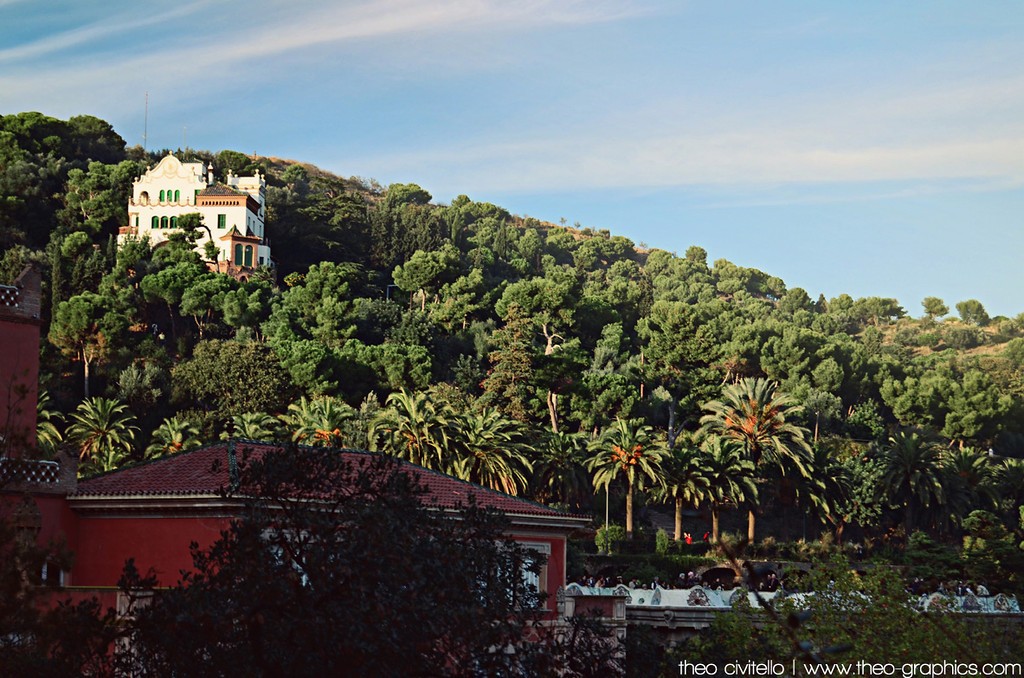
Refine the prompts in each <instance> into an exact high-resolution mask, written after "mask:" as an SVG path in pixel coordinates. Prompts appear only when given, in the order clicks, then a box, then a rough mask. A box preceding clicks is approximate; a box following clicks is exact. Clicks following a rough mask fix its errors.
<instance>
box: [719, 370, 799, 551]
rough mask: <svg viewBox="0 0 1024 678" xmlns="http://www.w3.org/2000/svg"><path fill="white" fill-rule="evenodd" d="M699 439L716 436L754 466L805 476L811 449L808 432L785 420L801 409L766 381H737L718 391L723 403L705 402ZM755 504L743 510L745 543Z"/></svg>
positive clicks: (750, 531) (750, 536)
mask: <svg viewBox="0 0 1024 678" xmlns="http://www.w3.org/2000/svg"><path fill="white" fill-rule="evenodd" d="M704 409H705V410H707V412H708V413H707V414H705V415H704V416H703V417H701V419H700V423H701V429H700V434H701V436H702V437H703V436H711V435H717V436H721V437H722V438H724V439H726V440H734V441H736V443H738V444H739V446H740V449H741V451H742V453H743V456H744V457H745V458H746V459H748V460H749V461H750V462H752V463H753V464H754V466H755V467H765V466H775V467H778V469H779V471H780V472H781V473H782V474H783V475H785V474H787V473H789V472H792V471H793V470H795V471H796V472H797V473H799V474H800V475H803V476H807V475H808V465H809V462H810V456H811V447H810V445H809V444H808V443H807V433H808V432H807V429H805V428H803V427H802V426H797V425H796V424H793V423H790V422H788V421H786V417H787V416H791V415H793V414H795V413H797V412H799V411H800V410H801V407H800V406H799V405H798V404H797V402H796V400H795V399H793V398H791V397H790V396H788V395H786V394H784V393H781V392H780V391H778V390H777V384H776V383H775V382H772V381H768V380H767V379H749V378H747V379H741V380H739V381H738V382H736V383H735V384H730V385H728V386H726V387H725V388H723V389H722V399H721V400H712V401H711V402H708V403H705V404H704ZM755 508H756V507H754V506H751V508H750V510H749V511H748V512H747V540H748V541H751V542H753V541H754V526H755V520H756V514H755Z"/></svg>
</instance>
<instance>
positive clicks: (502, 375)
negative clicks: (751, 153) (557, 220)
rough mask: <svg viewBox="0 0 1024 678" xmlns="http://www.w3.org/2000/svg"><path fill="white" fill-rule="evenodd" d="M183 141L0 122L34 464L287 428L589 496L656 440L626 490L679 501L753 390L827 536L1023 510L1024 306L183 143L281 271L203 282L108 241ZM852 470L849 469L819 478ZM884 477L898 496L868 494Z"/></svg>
mask: <svg viewBox="0 0 1024 678" xmlns="http://www.w3.org/2000/svg"><path fill="white" fill-rule="evenodd" d="M166 152H167V151H160V152H149V153H147V152H145V151H143V150H142V149H141V148H138V147H134V148H126V145H125V142H124V140H123V139H122V138H121V137H120V136H119V135H118V134H117V133H116V132H115V131H114V130H113V129H111V127H110V125H108V124H107V123H105V122H103V121H102V120H98V119H96V118H92V117H88V116H81V117H75V118H71V119H70V120H68V121H60V120H55V119H52V118H48V117H46V116H43V115H40V114H35V113H25V114H19V115H8V116H3V117H0V248H2V251H3V255H2V257H0V278H2V279H3V280H2V281H0V282H9V281H10V280H12V279H13V278H14V276H15V275H17V273H18V271H20V270H21V268H22V267H23V266H24V265H25V264H27V263H30V262H31V263H35V264H37V265H39V266H40V267H41V268H42V269H43V271H44V279H45V280H46V281H47V282H46V289H45V290H44V296H45V299H46V308H45V311H44V313H45V316H46V317H45V325H44V328H43V335H44V337H45V338H46V340H45V341H44V343H43V346H41V351H42V354H43V365H44V369H45V374H44V375H43V377H42V379H43V388H45V389H46V391H47V392H48V394H49V396H48V399H47V400H45V401H44V402H43V403H41V414H42V419H41V437H40V440H41V442H42V444H43V448H44V452H45V453H52V452H53V450H55V449H56V447H57V446H58V445H60V444H61V442H62V441H67V442H69V443H70V444H73V445H74V446H75V447H76V448H77V449H79V450H80V451H81V454H82V456H83V459H84V460H85V467H84V468H85V469H86V470H87V471H98V470H107V469H111V468H115V467H117V466H119V465H123V464H126V463H129V462H130V461H132V460H136V459H142V458H145V457H150V456H154V455H160V454H167V453H173V452H176V451H179V450H183V449H188V448H190V447H194V446H197V445H199V444H202V443H203V442H206V441H210V440H214V439H218V438H223V437H228V436H232V435H233V436H237V437H245V438H270V437H275V436H281V437H294V438H296V439H298V440H301V441H302V442H305V443H307V444H327V445H343V446H352V447H359V448H369V449H378V450H383V451H388V452H392V453H395V454H399V455H401V456H403V457H406V458H408V459H411V460H413V461H416V462H417V463H421V464H424V465H426V466H431V467H435V468H439V469H441V470H444V471H446V472H450V473H454V474H456V475H459V476H460V477H463V478H466V479H470V480H474V481H476V482H481V483H484V484H487V485H491V486H494V487H498V488H501V489H504V490H506V491H510V492H513V493H519V494H527V495H529V496H531V497H534V498H536V499H538V500H540V501H545V502H552V503H559V504H562V505H569V506H577V507H580V506H588V505H590V503H591V501H592V499H593V495H594V489H593V488H594V486H593V480H594V477H595V473H597V474H598V475H600V471H599V469H598V466H599V462H598V461H594V458H595V455H597V453H598V452H600V450H602V449H604V448H602V445H604V444H607V445H606V447H607V449H608V450H612V449H615V450H617V451H618V452H622V453H623V455H625V454H626V452H628V451H630V449H634V450H642V449H643V448H644V447H645V446H646V445H648V444H649V445H650V446H652V449H653V446H655V445H657V446H658V449H659V450H667V452H665V455H664V456H662V457H660V458H658V457H657V456H651V459H652V460H655V461H658V460H659V459H660V463H659V464H657V465H656V466H657V468H656V469H653V470H654V471H655V472H654V473H652V474H650V475H645V474H639V475H638V477H637V482H636V484H635V485H633V486H632V487H633V488H634V489H636V490H639V489H641V487H642V486H643V483H642V482H640V481H642V480H643V479H644V478H645V477H646V478H648V482H647V489H648V490H651V489H654V487H655V486H656V485H659V484H660V485H664V486H665V487H667V488H668V489H667V490H664V488H663V490H664V491H665V492H667V495H666V496H667V497H668V498H669V500H671V499H672V498H673V497H678V496H680V495H679V494H677V493H675V492H674V490H677V489H678V487H679V486H680V483H682V484H683V485H684V486H685V481H679V482H676V481H674V480H672V478H671V473H670V472H669V471H670V470H671V468H672V463H671V462H670V461H669V460H670V459H672V458H675V457H679V456H680V455H679V451H682V450H694V449H696V448H697V447H698V445H700V444H701V441H704V443H703V444H704V448H705V451H706V450H707V448H708V447H709V445H708V442H707V440H708V435H707V433H708V431H709V430H710V429H709V423H708V421H707V420H706V421H705V422H704V425H703V427H702V424H701V419H702V416H705V415H708V416H713V410H712V409H705V407H704V406H705V404H706V403H708V402H709V401H713V400H716V399H721V398H723V397H725V396H723V386H724V385H729V384H734V383H742V384H753V383H754V382H753V381H752V380H748V381H740V380H743V379H744V378H751V379H755V378H762V377H763V378H765V379H767V380H768V381H769V382H774V383H777V385H778V386H777V390H775V395H776V396H777V397H778V396H781V395H782V394H785V397H786V398H787V400H786V401H785V402H784V405H785V407H783V408H782V411H784V412H785V419H786V422H787V424H791V425H795V426H796V427H797V428H800V429H801V430H803V433H801V435H802V436H803V437H804V438H806V440H807V441H808V442H809V443H810V444H811V447H812V448H813V450H812V452H809V453H808V454H809V455H811V454H812V455H813V463H812V461H811V457H810V456H808V457H807V458H805V459H803V461H804V462H806V463H805V464H802V465H800V464H798V465H800V466H801V468H803V467H804V466H806V468H804V469H803V470H802V471H801V473H800V474H799V477H800V478H802V479H803V480H805V481H807V482H808V483H810V484H809V485H806V486H802V487H803V489H795V490H793V492H791V493H790V494H789V495H788V497H787V496H784V495H785V493H782V494H780V496H775V495H773V494H769V493H768V492H767V491H766V490H763V491H762V492H761V499H760V504H761V505H762V506H764V505H767V503H770V502H772V501H779V502H783V503H785V502H787V501H788V502H790V503H792V502H797V503H799V504H800V506H802V507H803V508H804V509H806V510H807V511H808V512H812V513H814V514H815V515H817V516H818V517H819V518H821V519H822V520H823V521H826V522H829V523H830V524H832V526H833V527H836V526H839V525H842V524H846V523H848V522H849V523H858V522H859V524H861V525H862V526H864V527H872V526H879V525H881V524H882V523H883V522H884V521H885V520H886V519H891V520H892V521H894V522H898V523H903V522H904V521H905V522H906V526H907V527H908V528H911V527H913V526H915V525H919V526H922V527H929V528H934V529H937V530H941V529H943V528H942V526H943V525H945V524H948V523H950V522H953V523H956V522H957V516H960V515H964V514H965V513H966V510H968V509H970V508H987V509H990V510H992V511H995V512H997V513H1000V514H1002V515H1010V514H1011V513H1012V512H1014V511H1015V508H1016V506H1017V504H1019V503H1020V501H1021V498H1022V494H1024V478H1021V477H1019V476H1022V475H1024V474H1021V472H1020V471H1021V465H1020V463H1019V462H1016V461H1014V460H1012V459H1009V460H1002V459H999V457H1022V456H1024V416H1022V415H1024V410H1022V400H1021V397H1020V396H1021V394H1022V392H1024V371H1022V364H1024V314H1021V315H1020V316H1017V317H1016V318H1005V317H997V318H990V317H988V315H987V313H986V312H985V309H984V307H983V306H982V304H981V303H979V302H977V301H975V300H964V301H960V300H950V303H949V304H947V303H946V302H944V301H943V300H940V299H936V298H928V299H925V300H923V302H922V301H921V300H902V304H906V305H902V304H901V301H898V300H895V299H886V298H876V297H871V298H861V299H853V298H851V297H850V296H847V295H840V296H838V297H836V298H834V299H825V298H823V297H817V298H814V297H812V296H811V295H809V294H808V293H807V292H806V291H805V290H803V289H800V288H787V286H786V284H785V282H784V281H783V280H780V279H779V278H778V277H775V276H772V275H771V274H770V273H766V272H762V271H759V270H756V269H753V268H745V267H742V266H738V265H736V264H734V263H732V262H729V261H726V260H718V261H714V262H709V261H708V260H707V253H706V252H705V251H704V250H703V249H702V248H701V247H700V246H699V243H700V240H701V234H700V232H699V231H697V230H694V232H693V234H692V240H693V242H694V243H695V244H694V245H693V246H692V247H690V248H689V249H688V250H686V252H685V253H684V254H682V255H681V256H680V255H677V254H675V253H671V252H666V251H662V250H659V249H651V250H641V249H638V248H637V247H636V245H635V244H634V243H633V242H631V241H630V240H629V239H627V238H624V237H622V236H617V235H613V234H611V233H609V232H607V231H600V232H593V231H592V230H590V229H587V228H581V229H571V228H565V227H562V226H558V225H554V224H549V223H541V222H538V221H537V220H535V219H530V218H523V217H519V216H515V215H512V214H509V213H508V211H506V210H505V209H503V208H501V207H500V206H497V205H493V204H489V203H485V202H475V201H473V200H472V199H471V198H469V197H466V196H459V197H458V198H456V199H455V200H453V201H452V202H451V204H449V205H440V204H436V203H434V202H432V197H431V196H430V194H429V193H427V192H426V191H424V190H423V189H422V188H420V187H419V186H417V185H415V184H392V185H390V186H388V187H387V188H383V187H381V186H380V185H378V184H377V183H376V182H375V181H372V180H371V181H368V180H362V179H359V178H355V177H353V178H350V179H343V178H340V177H337V176H334V175H331V174H329V173H327V172H324V171H321V170H319V169H317V168H315V167H312V166H309V165H303V164H301V163H296V162H291V161H281V160H275V159H269V158H260V157H255V158H253V157H249V156H246V155H243V154H241V153H237V152H233V151H221V152H219V153H216V154H213V153H209V152H205V151H195V150H186V151H184V152H178V153H177V154H178V157H179V158H181V159H182V160H193V159H202V160H204V161H212V162H213V164H214V166H215V168H216V171H217V173H218V176H222V175H223V173H224V172H226V171H227V170H229V169H230V170H233V171H234V172H236V173H241V174H246V173H251V171H252V170H254V169H257V168H258V169H259V170H260V171H261V172H263V173H265V174H266V176H267V182H268V192H267V197H268V213H267V233H268V235H269V238H270V241H271V247H272V250H273V253H274V256H275V259H276V260H277V264H278V267H277V269H276V270H264V271H261V272H260V274H258V275H254V276H253V277H252V278H251V279H249V280H247V281H245V282H239V281H237V280H235V279H233V278H230V277H227V276H224V275H220V274H216V273H210V272H208V271H207V268H206V266H205V264H204V262H203V261H202V259H201V256H200V254H198V253H196V252H195V251H193V247H192V241H191V240H190V233H188V232H183V233H181V234H180V235H178V236H177V237H176V238H175V239H173V241H172V242H171V243H170V244H169V245H167V246H165V247H161V248H159V249H158V250H156V251H152V250H151V248H150V247H149V246H148V244H147V243H145V242H134V243H131V244H129V245H127V246H125V247H123V248H121V249H120V250H118V248H117V247H116V244H115V240H114V238H115V235H116V233H117V228H118V227H119V226H122V225H124V220H125V219H126V212H125V205H126V201H127V199H128V196H129V194H130V191H131V184H132V181H133V180H134V179H135V178H136V177H138V176H139V175H140V174H141V173H142V172H143V171H144V170H145V168H146V167H147V166H149V165H152V164H154V163H155V162H157V161H158V160H159V158H160V157H162V156H163V155H164V154H165V153H166ZM353 169H355V170H358V168H353ZM425 179H426V178H425ZM766 237H769V236H767V235H766ZM956 301H959V302H960V303H953V302H956ZM950 306H952V308H950ZM767 397H769V398H770V397H771V393H769V394H767ZM705 419H707V417H705ZM617 426H618V427H619V428H618V429H617V428H616V427H617ZM623 428H625V429H626V430H622V429H623ZM700 429H703V435H701V436H696V434H697V433H698V431H699V430H700ZM617 430H618V434H619V435H620V437H619V438H615V435H617V434H616V431H617ZM641 434H642V435H641ZM630 436H632V437H630ZM615 440H619V441H620V442H614V441H615ZM600 441H604V443H602V442H600ZM623 441H625V442H623ZM646 441H650V442H649V443H648V442H646ZM915 441H916V442H915ZM616 445H618V447H616ZM901 446H902V447H906V446H910V447H912V448H914V449H919V450H930V451H932V452H934V453H935V456H934V460H933V461H934V469H935V474H936V478H937V480H936V481H935V482H936V483H937V484H942V483H945V484H944V485H942V487H943V488H944V491H943V492H941V493H935V494H934V496H931V497H930V498H925V499H915V498H914V497H922V496H923V495H919V494H915V493H917V492H918V490H917V489H916V488H909V489H908V488H905V487H903V486H901V485H900V484H899V483H900V481H899V477H898V476H899V473H898V470H893V469H896V468H897V467H896V466H893V464H896V463H897V462H896V461H894V459H895V458H896V457H897V456H898V452H894V451H893V450H897V451H898V450H899V449H902V448H901ZM915 446H916V447H915ZM990 449H991V450H992V451H993V452H994V454H995V455H998V456H996V457H990V456H989V450H990ZM623 450H625V452H624V451H623ZM639 454H640V453H639V452H638V455H639ZM659 454H660V453H659ZM708 454H711V453H708ZM929 454H931V452H929ZM673 455H675V457H673ZM588 459H590V463H589V465H588V464H587V460H588ZM752 461H753V463H754V464H756V465H758V466H759V467H761V466H763V461H764V460H763V459H761V457H760V456H757V455H755V457H754V458H752ZM783 461H784V460H783ZM634 463H635V462H634ZM702 463H703V462H702ZM779 463H780V464H782V463H783V462H782V461H780V462H779ZM929 463H932V462H929ZM958 464H959V465H960V466H957V465H958ZM706 465H707V464H705V466H706ZM626 466H627V463H623V466H622V468H623V469H625V468H626ZM641 466H644V463H641ZM613 468H614V467H613ZM780 468H781V466H780ZM1013 469H1016V471H1014V470H1013ZM1013 473H1017V476H1014V475H1013ZM942 474H946V475H942ZM623 475H624V476H625V475H627V474H623ZM783 475H784V474H783ZM616 476H617V473H613V474H612V475H611V476H609V478H608V482H612V481H614V480H616ZM790 477H792V476H790ZM840 477H843V478H847V477H848V478H849V479H852V480H853V482H852V483H849V482H848V483H847V484H846V485H844V486H843V487H841V488H839V489H826V485H827V481H828V480H829V478H840ZM629 478H630V482H631V483H632V482H633V481H632V476H629ZM651 478H655V480H653V481H652V480H650V479H651ZM666 478H668V480H666ZM957 478H959V480H956V479H957ZM1015 478H1016V479H1015ZM763 481H764V476H763V473H762V476H761V478H760V480H759V482H762V483H763ZM886 483H888V485H886V486H887V487H889V488H890V490H891V493H890V495H889V496H888V497H886V498H880V497H875V496H874V495H872V498H870V500H868V499H865V498H864V497H863V496H862V497H860V498H858V499H855V498H853V494H852V493H853V492H854V491H855V488H861V489H857V490H856V491H861V492H862V493H863V492H864V491H865V490H863V487H868V488H869V491H870V492H874V489H875V488H877V487H881V486H882V485H885V484H886ZM1014 483H1016V484H1014ZM598 484H599V485H600V484H601V480H600V478H599V479H598ZM710 485H711V483H710V481H708V482H705V481H700V482H698V483H697V485H696V486H695V487H697V489H698V490H700V491H699V492H697V495H698V497H697V499H696V500H694V499H693V493H691V494H690V495H686V496H687V502H688V503H695V504H698V505H702V506H709V505H718V504H721V505H728V504H732V505H737V504H740V503H742V502H740V501H739V498H740V494H738V491H736V490H733V491H726V492H724V494H723V493H720V494H719V495H718V499H717V500H714V499H708V497H712V496H713V495H712V494H711V490H710V489H708V488H709V486H710ZM862 486H863V487H862ZM616 487H617V486H616ZM762 487H763V485H762ZM954 490H955V491H954ZM620 491H625V490H620ZM628 492H629V496H631V491H628ZM830 493H831V494H830ZM902 493H906V496H905V497H904V494H902ZM1014 493H1016V494H1014ZM602 494H603V492H602ZM663 494H664V492H663ZM684 494H685V493H684ZM940 494H941V497H940V496H939V495H940ZM643 496H648V497H651V496H655V495H653V494H651V493H650V492H648V493H647V494H645V495H643ZM702 497H703V499H701V498H702ZM821 497H825V498H826V501H824V502H822V501H819V499H820V498H821ZM716 501H717V502H718V504H716ZM918 502H920V503H918ZM955 502H959V503H955ZM867 504H871V506H870V507H868V508H865V506H867Z"/></svg>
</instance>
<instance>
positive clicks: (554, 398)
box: [548, 391, 558, 433]
mask: <svg viewBox="0 0 1024 678" xmlns="http://www.w3.org/2000/svg"><path fill="white" fill-rule="evenodd" d="M548 415H549V416H550V417H551V432H552V433H558V394H557V393H555V392H554V391H548Z"/></svg>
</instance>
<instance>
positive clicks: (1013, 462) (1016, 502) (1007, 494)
mask: <svg viewBox="0 0 1024 678" xmlns="http://www.w3.org/2000/svg"><path fill="white" fill-rule="evenodd" d="M996 479H997V482H998V488H999V493H998V496H999V497H1000V502H999V509H1000V511H1001V512H1002V513H1004V514H1007V515H1009V516H1010V517H1011V520H1012V519H1013V518H1015V517H1016V514H1017V507H1018V506H1021V505H1022V504H1024V459H1003V461H1002V463H1000V464H999V466H998V468H997V472H996Z"/></svg>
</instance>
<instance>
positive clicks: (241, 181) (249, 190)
mask: <svg viewBox="0 0 1024 678" xmlns="http://www.w3.org/2000/svg"><path fill="white" fill-rule="evenodd" d="M266 196H267V181H266V178H265V177H263V176H260V173H259V170H257V171H256V174H255V176H251V177H240V176H236V175H234V174H233V173H232V172H231V171H230V170H229V171H228V173H227V177H226V183H219V182H216V181H214V179H213V165H212V164H210V165H209V166H205V165H204V164H203V163H201V162H186V163H183V162H181V161H180V160H178V159H177V158H176V157H175V156H173V155H170V154H168V155H167V156H165V157H164V158H163V159H162V160H161V161H160V162H159V163H157V165H156V167H152V168H150V169H149V170H147V171H146V173H145V174H144V175H142V176H141V177H139V178H138V179H136V180H135V182H134V184H133V188H132V197H131V198H130V199H129V201H128V226H127V227H124V228H122V229H121V231H120V233H119V235H118V244H121V243H123V242H124V241H125V240H127V239H128V238H138V239H145V238H148V239H149V242H150V243H151V244H152V245H153V247H159V246H160V245H161V244H162V243H165V242H167V236H168V234H170V233H172V232H174V231H175V230H176V229H177V228H178V219H179V218H180V217H181V216H182V215H185V214H191V213H193V212H198V213H199V214H200V215H202V217H203V225H204V226H205V227H206V228H203V229H200V231H199V232H200V238H199V240H198V241H197V242H196V249H197V251H198V252H199V253H200V255H201V256H202V257H203V258H204V259H206V258H207V256H206V250H207V247H206V243H207V242H211V241H212V242H213V244H214V245H215V246H216V247H217V261H216V262H215V263H214V262H210V265H211V267H212V268H215V269H216V270H219V271H222V272H225V273H236V274H237V273H244V272H245V271H247V270H251V269H253V268H256V267H257V266H273V262H272V261H271V259H270V245H269V242H268V241H267V239H266V237H265V235H264V231H263V227H264V219H265V216H266Z"/></svg>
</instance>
